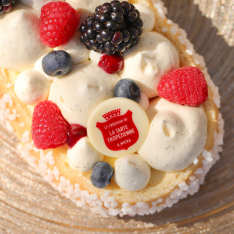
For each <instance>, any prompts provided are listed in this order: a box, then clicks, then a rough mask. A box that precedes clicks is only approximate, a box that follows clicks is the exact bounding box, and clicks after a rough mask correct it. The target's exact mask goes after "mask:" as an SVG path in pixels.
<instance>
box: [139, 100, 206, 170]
mask: <svg viewBox="0 0 234 234" xmlns="http://www.w3.org/2000/svg"><path fill="white" fill-rule="evenodd" d="M147 115H148V117H149V120H150V122H151V123H150V129H149V133H148V135H147V138H146V140H145V142H144V144H143V145H142V147H141V148H140V150H139V151H138V153H139V155H140V156H142V157H143V158H145V160H146V161H147V162H148V163H149V165H150V166H151V167H152V168H154V169H157V170H160V171H168V172H171V171H179V170H183V169H185V168H186V167H188V166H189V165H190V164H191V163H192V162H193V161H194V160H195V159H196V158H197V157H198V156H199V155H200V153H201V152H202V150H203V149H204V146H205V143H206V139H207V120H206V114H205V111H204V109H203V107H202V106H200V107H189V106H182V105H178V104H175V103H171V102H168V101H166V100H165V99H163V98H157V99H155V100H154V101H153V102H152V103H151V104H150V107H149V109H148V111H147Z"/></svg>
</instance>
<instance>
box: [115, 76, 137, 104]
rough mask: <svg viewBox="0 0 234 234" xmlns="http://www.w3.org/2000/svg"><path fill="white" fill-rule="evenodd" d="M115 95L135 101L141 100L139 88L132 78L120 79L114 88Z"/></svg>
mask: <svg viewBox="0 0 234 234" xmlns="http://www.w3.org/2000/svg"><path fill="white" fill-rule="evenodd" d="M114 95H115V97H124V98H128V99H131V100H133V101H135V102H137V103H139V102H140V100H141V89H140V87H139V85H138V84H137V83H136V82H135V81H134V80H132V79H122V80H120V81H118V83H117V84H116V86H115V90H114Z"/></svg>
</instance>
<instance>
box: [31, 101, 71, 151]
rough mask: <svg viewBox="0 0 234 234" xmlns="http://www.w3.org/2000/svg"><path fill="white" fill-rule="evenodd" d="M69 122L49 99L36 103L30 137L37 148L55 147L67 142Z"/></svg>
mask: <svg viewBox="0 0 234 234" xmlns="http://www.w3.org/2000/svg"><path fill="white" fill-rule="evenodd" d="M68 130H69V123H68V122H67V121H66V120H65V119H64V118H63V116H62V114H61V111H60V109H59V108H58V107H57V105H56V104H54V103H53V102H51V101H44V102H40V103H38V105H37V106H36V107H35V109H34V112H33V119H32V129H31V132H32V139H33V141H34V144H35V146H36V147H37V148H38V149H43V150H45V149H50V148H53V149H54V148H57V147H59V146H61V145H64V144H66V143H67V137H68V136H67V133H68Z"/></svg>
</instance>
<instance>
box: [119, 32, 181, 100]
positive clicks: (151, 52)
mask: <svg viewBox="0 0 234 234" xmlns="http://www.w3.org/2000/svg"><path fill="white" fill-rule="evenodd" d="M123 57H124V69H123V70H122V71H121V72H120V76H121V78H131V79H133V80H135V81H137V83H138V84H139V85H140V88H141V91H142V92H144V93H145V94H146V95H147V96H148V97H149V98H152V97H155V96H158V92H157V86H158V83H159V81H160V79H161V78H162V76H163V75H165V74H166V73H167V72H170V71H173V70H175V69H177V68H179V65H180V60H179V55H178V52H177V51H176V49H175V47H174V46H173V45H172V44H171V42H170V41H169V40H168V39H167V38H165V37H164V36H162V35H161V34H159V33H156V32H146V33H143V34H142V35H141V37H140V41H139V42H138V44H137V45H135V46H134V47H133V48H131V49H130V50H128V51H126V52H124V54H123Z"/></svg>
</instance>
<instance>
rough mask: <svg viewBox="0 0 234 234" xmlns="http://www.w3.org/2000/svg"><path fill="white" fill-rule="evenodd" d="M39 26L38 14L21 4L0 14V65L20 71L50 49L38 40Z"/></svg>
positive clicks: (28, 66) (30, 65)
mask: <svg viewBox="0 0 234 234" xmlns="http://www.w3.org/2000/svg"><path fill="white" fill-rule="evenodd" d="M39 26H40V16H39V14H38V13H37V12H36V11H35V10H31V9H28V8H27V7H26V6H24V5H22V4H17V6H16V7H15V8H14V11H12V12H10V13H8V14H4V15H2V16H0V48H1V50H0V67H3V68H6V69H10V70H13V71H17V72H20V71H23V70H25V69H28V68H32V67H33V66H34V63H35V62H36V60H37V59H38V58H40V57H41V56H42V55H43V54H46V53H47V52H49V51H51V49H50V48H48V47H46V46H45V45H44V44H43V43H42V42H41V40H40V34H39V32H40V30H39Z"/></svg>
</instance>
